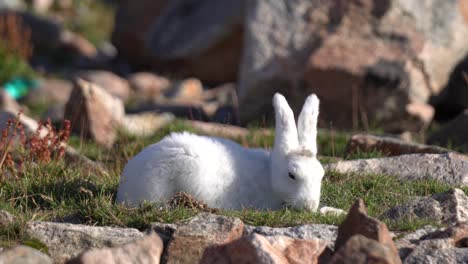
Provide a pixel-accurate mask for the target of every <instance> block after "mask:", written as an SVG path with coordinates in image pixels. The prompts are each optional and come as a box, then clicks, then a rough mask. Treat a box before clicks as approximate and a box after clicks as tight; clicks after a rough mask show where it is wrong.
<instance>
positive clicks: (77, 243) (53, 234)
mask: <svg viewBox="0 0 468 264" xmlns="http://www.w3.org/2000/svg"><path fill="white" fill-rule="evenodd" d="M25 233H26V234H27V235H28V236H30V237H31V238H34V239H37V240H39V241H40V242H41V243H43V244H45V245H46V246H47V247H48V248H49V253H50V255H51V256H52V257H53V258H54V259H57V258H70V257H75V256H77V255H78V254H80V253H81V252H82V251H84V250H86V249H89V248H94V247H106V246H107V247H108V246H116V245H121V244H125V243H128V242H132V241H135V240H136V239H139V238H141V237H143V233H141V232H140V231H138V230H137V229H134V228H116V227H98V226H86V225H74V224H67V223H52V222H39V221H36V222H29V223H27V224H26V226H25Z"/></svg>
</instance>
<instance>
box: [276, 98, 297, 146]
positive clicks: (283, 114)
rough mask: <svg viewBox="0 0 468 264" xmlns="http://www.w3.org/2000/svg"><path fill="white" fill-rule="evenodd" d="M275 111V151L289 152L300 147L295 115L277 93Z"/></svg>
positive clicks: (284, 99)
mask: <svg viewBox="0 0 468 264" xmlns="http://www.w3.org/2000/svg"><path fill="white" fill-rule="evenodd" d="M273 107H274V109H275V122H276V123H275V130H276V131H275V149H276V150H282V151H284V152H288V151H289V150H292V149H295V148H297V146H298V138H297V129H296V123H295V121H294V114H293V111H292V109H291V107H289V105H288V102H287V101H286V98H284V96H283V95H281V94H279V93H276V94H275V95H274V96H273Z"/></svg>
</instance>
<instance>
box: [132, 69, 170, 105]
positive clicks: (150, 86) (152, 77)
mask: <svg viewBox="0 0 468 264" xmlns="http://www.w3.org/2000/svg"><path fill="white" fill-rule="evenodd" d="M127 80H128V82H129V84H130V88H132V90H133V92H134V94H135V97H136V98H137V99H140V100H147V101H152V100H154V99H156V98H158V97H159V96H160V95H161V94H162V93H163V92H165V91H166V90H167V89H168V88H169V87H170V85H171V81H170V80H169V79H167V78H164V77H161V76H158V75H156V74H153V73H150V72H138V73H133V74H131V75H130V76H128V77H127Z"/></svg>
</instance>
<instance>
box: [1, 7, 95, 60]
mask: <svg viewBox="0 0 468 264" xmlns="http://www.w3.org/2000/svg"><path fill="white" fill-rule="evenodd" d="M7 17H15V19H16V20H17V21H18V22H19V23H18V24H19V26H20V29H21V30H23V31H27V32H30V33H31V44H32V46H33V47H34V56H35V57H37V58H39V57H40V58H42V59H43V58H47V57H51V55H54V56H58V57H61V58H62V59H63V56H64V54H65V55H66V56H67V57H66V58H67V62H71V63H72V64H73V63H78V62H79V61H82V60H86V59H91V58H93V57H95V56H96V55H97V50H96V48H95V47H94V46H93V45H92V44H91V43H90V42H89V41H87V40H86V39H85V38H83V37H82V36H80V35H78V34H75V33H73V32H70V31H68V30H65V29H64V28H63V27H62V26H61V25H59V24H58V23H55V22H53V21H51V20H48V19H46V18H44V17H40V16H37V15H34V14H33V13H28V12H21V11H11V10H0V20H3V19H6V18H7Z"/></svg>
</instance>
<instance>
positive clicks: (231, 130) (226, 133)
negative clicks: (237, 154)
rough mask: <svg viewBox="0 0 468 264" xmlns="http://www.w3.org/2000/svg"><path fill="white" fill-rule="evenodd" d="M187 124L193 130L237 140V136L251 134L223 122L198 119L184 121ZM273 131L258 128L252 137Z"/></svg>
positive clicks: (268, 134) (244, 129)
mask: <svg viewBox="0 0 468 264" xmlns="http://www.w3.org/2000/svg"><path fill="white" fill-rule="evenodd" d="M185 122H186V124H187V125H189V126H190V127H193V128H194V129H195V130H197V131H199V132H201V133H203V134H205V135H208V136H214V137H225V138H229V139H232V140H238V139H239V138H246V137H247V136H249V135H251V134H250V133H251V132H249V130H248V129H246V128H243V127H239V126H233V125H225V124H216V123H208V122H200V121H191V120H190V121H185ZM272 134H273V132H272V131H271V130H269V129H260V130H258V131H256V132H254V133H253V135H252V136H253V137H265V136H271V135H272Z"/></svg>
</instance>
